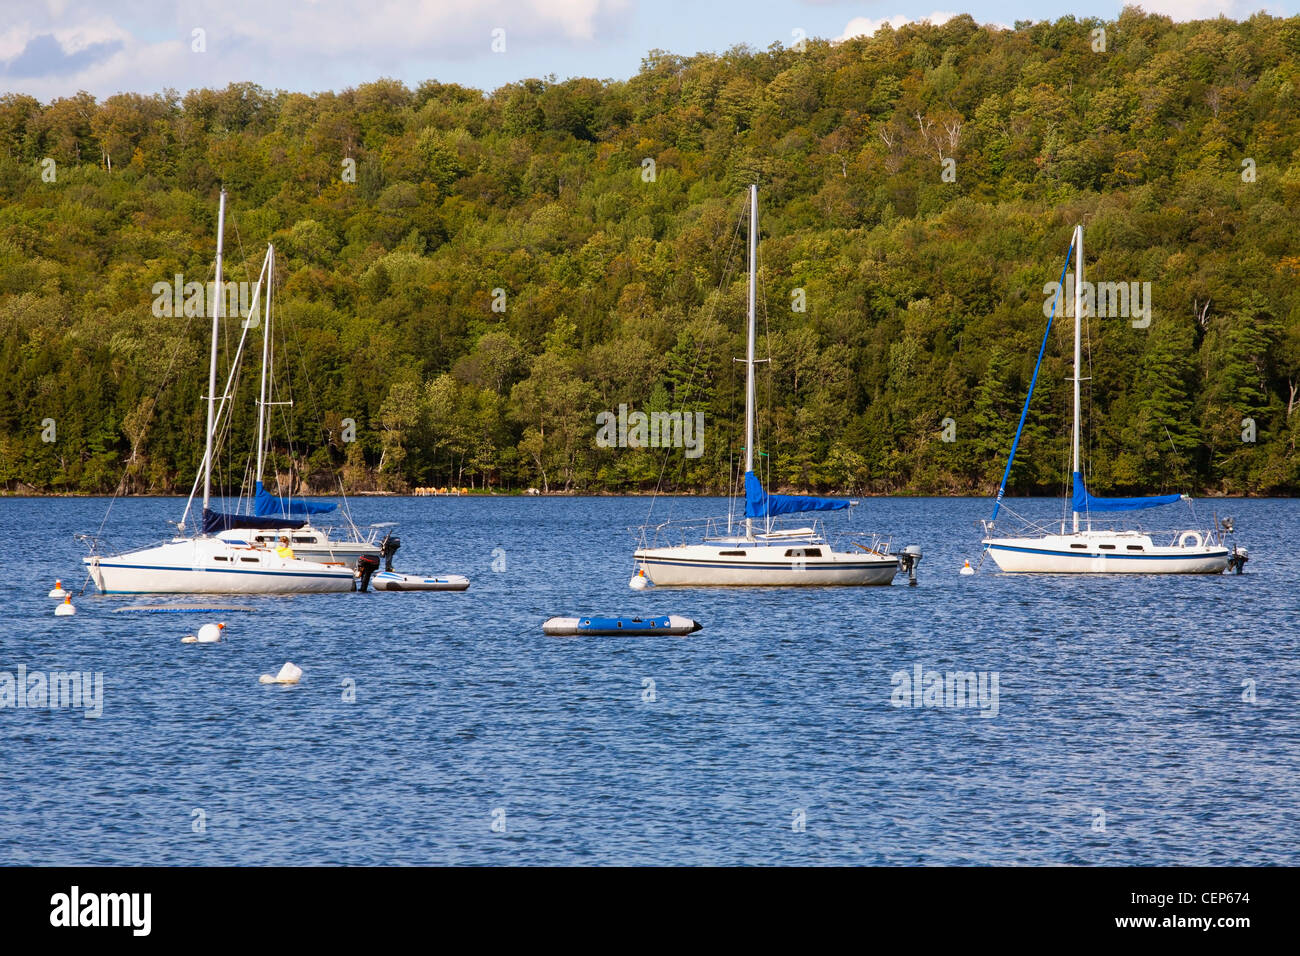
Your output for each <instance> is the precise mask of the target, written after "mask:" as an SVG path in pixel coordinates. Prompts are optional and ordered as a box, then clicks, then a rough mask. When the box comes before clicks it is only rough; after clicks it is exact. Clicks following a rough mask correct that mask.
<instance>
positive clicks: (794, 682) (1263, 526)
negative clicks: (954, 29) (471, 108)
mask: <svg viewBox="0 0 1300 956" xmlns="http://www.w3.org/2000/svg"><path fill="white" fill-rule="evenodd" d="M106 506H107V502H106V501H105V500H102V499H58V500H30V499H0V545H2V546H3V553H4V554H5V555H6V557H7V558H8V562H7V564H8V573H7V574H5V575H4V576H3V582H2V583H0V589H2V592H3V599H4V611H5V613H4V618H3V624H2V625H0V671H7V672H10V673H14V672H16V669H17V667H18V665H20V664H23V665H26V667H27V669H28V671H29V672H30V671H55V670H72V669H76V670H79V671H99V672H102V673H103V675H104V701H103V716H102V717H101V718H100V719H98V720H93V719H86V718H85V717H83V715H82V713H81V712H80V711H77V710H56V711H50V710H44V711H40V710H29V709H0V760H2V761H3V762H2V764H0V767H2V769H0V780H2V781H3V792H4V800H3V801H0V861H3V862H4V863H69V864H74V863H90V864H94V863H132V864H134V863H140V864H239V863H250V864H258V863H274V864H310V863H347V864H372V863H404V864H428V863H571V864H572V863H577V864H596V863H600V864H618V863H623V864H631V863H658V864H681V863H786V864H803V863H837V864H845V863H887V864H934V863H945V864H982V863H1022V864H1173V863H1177V864H1193V863H1200V864H1227V863H1289V864H1293V865H1294V864H1297V863H1300V849H1297V834H1300V772H1298V771H1300V766H1298V764H1300V759H1298V757H1300V733H1298V732H1297V703H1298V701H1300V653H1298V641H1300V639H1298V637H1297V633H1298V631H1300V627H1298V625H1300V613H1297V612H1298V610H1300V599H1298V598H1297V591H1298V590H1300V577H1298V573H1300V554H1298V553H1297V551H1296V549H1295V547H1294V542H1295V541H1296V540H1297V538H1298V537H1300V535H1297V531H1300V503H1297V502H1293V501H1267V500H1261V501H1233V502H1222V501H1220V502H1217V503H1216V504H1214V505H1213V506H1214V507H1217V508H1218V510H1219V512H1220V513H1223V512H1225V511H1227V512H1230V513H1231V514H1232V515H1233V517H1234V518H1235V519H1236V522H1237V528H1238V537H1239V539H1240V542H1241V543H1242V544H1244V545H1246V546H1247V547H1249V548H1250V550H1251V556H1252V560H1251V563H1250V564H1249V565H1248V567H1247V573H1246V574H1245V575H1243V576H1241V577H1233V576H1221V577H1179V576H1170V577H1165V578H1161V577H1137V576H1114V577H1111V576H1107V577H1027V576H1007V575H1001V574H999V573H997V571H996V570H995V569H994V568H993V566H992V564H991V562H990V563H988V564H986V565H985V568H984V570H983V571H982V572H981V573H980V574H978V575H976V576H973V577H961V576H959V575H958V574H957V570H958V568H960V567H961V564H962V561H963V560H964V559H966V558H971V559H972V561H973V562H974V561H975V560H976V559H977V558H978V552H979V545H978V531H977V530H976V528H975V526H974V522H975V520H976V519H978V518H980V517H983V516H985V515H986V514H987V511H988V502H987V501H984V500H963V499H902V498H898V499H868V500H866V501H865V502H864V503H863V505H862V507H861V508H859V509H856V511H855V514H854V516H853V518H852V522H853V526H855V527H858V528H861V529H879V530H885V531H891V532H893V534H894V542H895V545H896V546H901V545H904V544H909V543H916V544H919V545H920V546H921V547H922V549H923V550H924V552H925V558H924V561H923V563H922V565H921V573H920V578H921V583H920V586H918V587H915V588H909V587H907V586H905V584H904V581H905V579H904V578H901V577H900V579H899V581H898V582H896V583H895V584H894V585H893V586H891V587H887V588H862V589H812V588H809V589H771V590H731V591H728V590H710V591H686V590H676V591H669V590H666V589H658V590H654V591H649V592H644V593H637V592H633V591H631V590H629V589H628V587H627V579H628V577H629V575H630V573H631V571H632V563H631V551H632V548H633V546H634V544H635V540H634V538H633V537H632V536H631V535H630V534H629V533H628V530H627V529H628V527H629V526H630V525H637V524H640V523H641V522H642V521H643V520H644V518H645V516H646V511H647V507H648V501H647V499H640V498H638V499H620V498H576V499H575V498H495V499H479V498H473V499H471V498H463V499H449V498H437V499H435V498H419V499H416V498H409V499H408V498H397V499H394V498H372V499H361V500H358V501H354V502H353V503H352V508H353V513H354V515H355V517H356V518H357V520H358V521H361V522H370V521H380V520H396V521H399V522H400V523H401V527H400V529H399V532H400V534H401V537H402V542H403V546H402V550H401V551H400V552H399V554H398V557H397V562H396V563H397V567H398V569H399V570H408V571H417V572H451V573H463V574H466V575H468V576H469V577H470V579H471V581H472V585H471V588H470V590H469V591H467V592H465V593H463V594H454V593H432V594H429V593H426V594H375V593H371V594H340V595H319V596H299V597H269V598H258V599H254V598H236V599H233V600H235V601H237V602H239V603H245V604H249V605H252V606H254V607H255V608H256V610H255V612H254V613H241V614H230V615H228V616H227V617H225V618H224V620H226V621H227V624H228V627H227V630H226V634H227V638H228V639H227V640H226V641H225V642H224V643H222V644H219V645H212V646H194V645H183V644H181V642H180V638H181V637H182V636H183V635H185V634H186V633H189V632H191V631H192V630H194V629H195V627H197V625H199V624H201V623H203V622H205V621H207V620H214V619H216V618H212V617H209V616H207V615H202V616H200V615H193V614H189V615H174V614H169V615H159V614H154V615H140V614H114V613H111V612H112V610H113V609H114V608H116V607H121V606H125V605H128V604H138V603H148V602H152V601H156V600H158V599H153V598H139V597H107V598H104V597H97V596H93V593H92V591H93V589H88V590H87V592H86V594H84V595H82V596H81V597H80V598H77V599H76V604H77V608H78V613H77V615H76V616H75V617H72V618H56V617H54V616H53V609H54V605H55V603H56V602H55V601H53V600H51V599H49V598H47V597H46V596H45V595H46V592H47V591H48V590H49V588H50V587H51V586H52V585H53V582H54V579H55V578H56V577H60V578H62V579H63V581H64V583H65V585H70V586H72V587H73V588H74V590H76V589H80V588H81V586H82V583H83V575H82V573H81V572H80V570H79V569H80V560H79V559H80V556H81V553H82V552H81V549H80V547H79V546H78V544H77V543H76V542H75V541H74V540H73V534H74V532H78V531H93V530H94V529H95V528H97V527H98V526H99V523H100V521H101V520H102V519H103V517H104V513H105V508H106ZM1017 507H1018V510H1021V511H1022V512H1028V513H1033V514H1041V515H1048V514H1051V513H1053V512H1054V511H1056V510H1058V509H1059V503H1055V502H1048V501H1041V502H1018V503H1017ZM1211 507H1212V505H1211V503H1209V502H1202V503H1200V508H1201V509H1202V510H1203V511H1205V512H1206V513H1208V512H1209V510H1210V508H1211ZM180 510H181V503H178V502H177V501H175V500H170V499H134V500H122V501H118V502H117V503H115V504H114V506H113V510H112V513H111V515H110V517H109V519H108V523H107V525H106V527H105V531H106V533H108V534H109V535H110V536H111V537H112V538H113V539H114V540H115V541H116V542H117V543H118V544H120V545H127V544H137V543H146V542H148V541H150V540H156V539H160V538H161V537H163V536H164V534H165V532H166V527H165V524H164V522H165V521H166V520H168V519H175V518H177V517H179V512H180ZM669 510H671V511H672V512H673V513H674V516H676V517H685V516H691V515H711V514H717V513H721V512H725V504H722V503H720V502H719V501H718V500H716V499H714V500H707V499H678V500H675V501H665V500H662V499H661V500H660V502H659V504H658V505H657V506H656V509H655V518H656V520H659V519H660V518H662V517H665V516H666V512H667V511H669ZM1164 510H1170V511H1172V510H1174V509H1164ZM1181 516H1182V515H1181V513H1180V514H1179V515H1174V516H1170V518H1169V519H1168V520H1170V521H1173V520H1176V518H1178V517H1181ZM130 529H135V530H134V531H132V530H130ZM494 549H503V550H502V551H497V552H496V553H495V560H496V563H497V566H498V567H500V566H501V565H502V563H504V568H503V569H502V570H500V571H494V570H493V562H494ZM223 600H224V601H225V602H227V603H228V602H229V601H230V600H231V599H223ZM586 612H608V613H631V612H641V613H647V612H653V613H668V612H671V613H678V614H685V615H688V616H691V617H694V618H696V619H698V620H700V621H702V622H703V623H704V629H703V630H702V631H700V632H699V633H697V634H695V635H693V636H691V637H689V638H636V639H617V638H590V639H573V638H569V639H565V638H549V637H545V636H543V635H542V633H541V629H540V625H541V622H542V620H543V619H544V618H546V617H549V616H552V615H561V614H562V615H568V614H579V613H586ZM286 660H291V661H293V662H294V663H296V664H298V665H299V666H301V667H302V668H303V671H304V677H303V680H302V682H301V683H300V684H299V685H297V686H293V687H277V686H263V685H260V684H259V683H258V680H257V678H258V675H259V674H262V673H266V672H273V671H275V670H277V669H278V668H279V667H280V665H281V664H283V663H284V662H285V661H286ZM918 664H919V665H921V666H922V667H923V669H925V670H938V671H949V670H957V671H985V672H997V675H998V678H999V698H998V712H997V715H996V716H995V717H991V718H983V717H980V716H979V710H978V709H946V708H945V709H940V708H924V707H922V708H897V707H894V706H891V704H890V695H891V691H893V683H892V680H891V678H892V675H893V674H895V673H896V672H898V671H907V672H909V673H910V672H911V671H912V669H913V668H914V666H915V665H918ZM348 680H351V681H354V682H355V688H356V701H355V702H354V703H348V702H345V701H344V700H343V696H344V693H345V687H344V683H345V681H348ZM650 681H653V684H650V683H649V682H650ZM1244 681H1253V682H1254V685H1253V686H1254V693H1255V696H1256V700H1255V702H1254V703H1249V702H1246V701H1244V700H1243V694H1244V693H1246V692H1247V690H1248V688H1247V687H1244V686H1243V682H1244ZM651 691H653V694H651ZM651 696H653V700H648V699H646V698H648V697H651ZM196 811H199V812H196ZM494 812H495V817H494ZM1102 814H1104V817H1103V816H1102ZM502 817H504V824H505V832H504V833H501V832H494V830H493V827H492V825H493V822H494V819H496V820H498V821H500V820H501V819H502ZM800 819H802V820H803V821H804V829H803V831H802V832H800V831H799V829H798V822H799V820H800ZM1103 822H1104V830H1103V829H1101V824H1102V823H1103ZM196 830H199V831H201V832H196Z"/></svg>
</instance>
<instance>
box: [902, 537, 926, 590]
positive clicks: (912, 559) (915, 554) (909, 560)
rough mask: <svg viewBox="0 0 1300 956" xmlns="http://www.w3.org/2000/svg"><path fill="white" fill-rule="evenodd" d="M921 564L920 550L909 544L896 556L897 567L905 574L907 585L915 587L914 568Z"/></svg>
mask: <svg viewBox="0 0 1300 956" xmlns="http://www.w3.org/2000/svg"><path fill="white" fill-rule="evenodd" d="M920 563H921V549H920V548H918V547H917V546H916V545H914V544H909V545H908V546H907V547H906V548H904V549H903V551H902V553H901V554H899V556H898V567H899V569H900V570H903V571H906V572H907V584H908V586H909V587H916V566H917V565H918V564H920Z"/></svg>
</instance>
